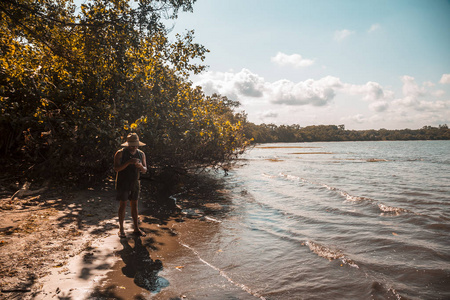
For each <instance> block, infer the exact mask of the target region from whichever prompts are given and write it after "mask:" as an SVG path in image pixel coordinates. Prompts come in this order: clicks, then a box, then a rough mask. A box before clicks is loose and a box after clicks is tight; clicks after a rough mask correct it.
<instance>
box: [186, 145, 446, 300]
mask: <svg viewBox="0 0 450 300" xmlns="http://www.w3.org/2000/svg"><path fill="white" fill-rule="evenodd" d="M217 178H218V180H220V181H221V184H222V186H221V189H220V191H219V192H220V193H221V194H222V195H223V199H225V200H223V201H222V202H220V201H219V203H217V204H214V199H211V201H210V202H211V203H209V206H208V205H205V207H204V208H205V210H204V211H202V213H204V214H205V222H203V224H204V225H199V226H203V229H201V232H202V233H201V234H200V235H196V234H195V228H193V229H192V234H189V235H185V236H180V243H181V244H182V245H183V246H184V247H185V250H186V253H190V254H191V257H192V258H191V259H192V261H194V260H196V261H197V263H199V262H200V264H203V265H204V266H205V268H206V269H209V270H210V273H208V274H205V272H203V273H202V272H200V271H199V272H198V273H195V272H193V273H192V274H191V275H190V278H189V280H191V281H196V280H199V282H200V281H201V282H202V285H204V286H207V285H208V284H209V283H208V282H210V285H214V284H215V285H218V284H217V280H215V281H214V280H212V279H211V278H212V277H221V278H222V286H221V287H220V288H217V289H216V292H214V288H211V286H210V288H209V289H208V288H207V287H204V288H203V292H202V291H199V290H197V291H194V290H192V289H191V292H189V291H184V292H185V294H186V296H187V298H188V299H189V298H192V299H258V298H259V299H450V141H401V142H393V141H387V142H329V143H298V144H278V143H277V144H262V145H258V146H256V147H254V148H253V149H251V150H250V151H248V152H247V153H246V154H245V155H244V156H243V157H242V160H241V161H240V162H239V166H237V167H235V168H233V169H232V170H230V171H229V173H228V175H227V176H223V175H221V174H218V175H217ZM179 198H180V199H181V198H182V196H179ZM214 205H216V206H218V207H214ZM208 208H209V209H208ZM197 212H198V210H197ZM185 263H186V264H188V263H189V262H185ZM202 276H204V278H202ZM186 280H187V279H186ZM208 280H209V281H208ZM196 284H197V285H198V283H196ZM199 289H200V288H199ZM206 291H208V292H206ZM224 291H228V292H226V293H224Z"/></svg>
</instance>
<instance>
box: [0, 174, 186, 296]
mask: <svg viewBox="0 0 450 300" xmlns="http://www.w3.org/2000/svg"><path fill="white" fill-rule="evenodd" d="M143 190H144V192H143V194H144V197H147V198H148V197H149V195H148V193H147V194H145V190H146V189H145V187H144V188H143ZM140 202H141V203H140V220H141V226H142V230H143V231H145V232H146V233H147V236H146V237H141V238H137V237H133V236H132V235H131V231H132V223H131V216H130V212H129V209H127V216H126V221H125V226H126V229H127V233H128V234H127V238H126V239H119V237H118V235H117V232H118V222H117V216H116V215H117V213H116V212H117V207H118V206H117V205H118V203H117V202H116V201H115V191H114V189H113V181H111V180H110V181H108V182H106V183H105V184H104V185H100V186H99V187H98V188H88V189H84V190H70V191H67V190H64V189H58V188H50V189H49V190H48V191H47V192H45V193H44V194H43V195H38V196H30V197H24V198H22V199H18V198H16V199H14V200H13V201H11V200H10V197H4V198H2V199H1V211H2V212H1V214H0V224H1V226H0V234H1V235H0V242H1V247H0V253H1V254H2V255H0V257H1V258H0V260H1V269H0V274H1V280H0V288H1V294H0V298H2V299H19V298H20V299H51V298H55V297H57V298H59V299H61V298H64V299H87V298H92V297H95V296H98V297H99V298H101V297H102V296H105V295H108V297H116V298H118V299H120V298H121V297H122V298H123V299H126V298H129V297H130V296H131V295H139V294H142V293H143V294H145V293H150V292H152V291H153V292H155V291H158V289H159V290H160V288H159V287H158V285H159V284H160V285H162V286H164V285H167V284H166V283H164V280H162V279H161V280H159V281H158V277H157V276H156V275H155V276H153V274H142V272H140V270H139V268H140V267H141V266H142V265H145V266H146V267H149V266H151V267H153V268H152V269H153V270H154V273H155V274H157V273H158V272H159V271H160V270H161V269H162V268H163V266H162V264H163V263H164V264H166V263H168V261H169V260H170V255H171V254H172V253H175V252H176V249H178V248H180V245H179V244H178V243H177V239H176V236H177V232H176V231H175V230H174V229H173V227H174V225H175V224H178V223H186V220H188V221H189V218H188V217H187V215H181V214H180V213H174V212H167V213H164V212H162V213H161V212H160V213H158V216H157V217H155V215H156V214H153V213H152V212H151V211H149V210H148V207H146V205H148V204H142V202H143V201H142V200H141V201H140ZM142 212H146V214H141V213H142ZM136 252H140V253H138V255H136ZM158 260H159V261H158ZM161 262H162V263H161ZM176 270H177V269H176ZM136 274H138V275H137V276H136ZM150 275H151V276H150ZM139 276H140V278H139ZM146 276H149V278H147V277H146ZM135 277H137V278H138V279H136V280H135ZM152 279H155V280H156V282H155V283H152V282H150V281H151V280H152ZM135 281H136V282H138V284H136V283H135ZM160 281H161V282H160ZM152 285H153V286H152ZM140 286H142V287H140ZM93 295H94V296H93Z"/></svg>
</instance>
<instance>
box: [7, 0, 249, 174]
mask: <svg viewBox="0 0 450 300" xmlns="http://www.w3.org/2000/svg"><path fill="white" fill-rule="evenodd" d="M194 2H195V0H178V1H173V0H149V1H140V2H139V5H136V4H134V6H132V5H131V1H126V0H115V1H106V0H92V1H86V3H85V4H83V5H82V6H81V9H80V10H79V12H78V15H76V10H75V7H74V5H73V3H72V1H69V0H57V1H56V0H54V1H51V0H40V1H33V0H26V1H15V0H6V1H2V2H1V3H0V111H1V115H0V151H1V154H2V157H3V159H6V160H9V161H12V160H14V161H15V162H18V165H19V170H20V171H22V172H24V173H25V174H26V175H29V176H33V175H40V176H54V177H56V178H67V179H76V180H78V179H89V178H91V177H96V178H98V177H102V176H103V175H104V173H105V172H107V171H109V170H111V165H112V157H113V154H114V152H115V151H116V150H117V148H118V147H119V145H120V143H121V142H123V140H124V138H125V137H126V135H127V134H128V133H129V132H131V131H133V132H138V133H139V134H140V135H141V140H143V141H145V142H146V143H147V144H148V145H149V147H148V148H144V149H143V150H144V151H145V152H147V156H148V159H149V164H151V165H153V166H154V167H159V168H176V169H181V170H185V169H187V168H203V167H206V166H213V167H220V166H222V165H224V164H226V163H228V162H230V161H231V160H232V159H234V158H235V157H236V156H237V155H238V154H239V153H241V151H243V149H245V147H246V145H247V141H246V139H245V138H244V137H243V135H242V124H243V123H245V115H241V114H237V113H235V112H234V111H233V109H234V108H235V106H234V104H235V103H233V102H232V101H229V100H228V99H226V98H223V97H220V96H217V95H214V96H212V97H207V96H205V95H204V93H203V92H202V91H201V89H199V88H194V87H192V85H191V83H190V82H189V81H188V76H189V74H191V73H199V72H201V71H203V70H204V68H205V67H204V66H202V65H198V64H195V63H192V61H194V60H197V61H198V60H200V61H203V60H204V58H205V54H206V53H207V52H208V50H207V49H205V48H204V47H203V46H201V45H199V44H196V43H194V40H193V39H194V33H193V32H192V31H189V32H186V33H185V34H184V35H177V37H176V41H175V42H173V43H171V42H169V40H168V38H167V29H166V28H165V27H164V25H163V23H162V22H161V18H162V17H164V16H165V17H168V18H176V17H177V14H178V12H179V11H180V10H183V11H192V4H193V3H194Z"/></svg>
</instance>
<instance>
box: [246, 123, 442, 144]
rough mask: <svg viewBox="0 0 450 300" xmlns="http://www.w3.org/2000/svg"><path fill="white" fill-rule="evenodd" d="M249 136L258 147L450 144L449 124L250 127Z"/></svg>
mask: <svg viewBox="0 0 450 300" xmlns="http://www.w3.org/2000/svg"><path fill="white" fill-rule="evenodd" d="M245 135H246V137H248V138H251V139H253V141H254V142H255V143H275V142H284V143H293V142H323V141H327V142H328V141H384V140H391V141H393V140H449V139H450V130H449V129H448V126H447V125H446V124H444V125H439V127H431V126H424V127H423V128H422V129H418V130H411V129H402V130H386V129H380V130H373V129H372V130H345V126H344V125H338V126H336V125H319V126H307V127H300V125H288V126H286V125H281V126H276V125H274V124H268V125H267V124H261V125H255V124H253V123H248V124H246V126H245Z"/></svg>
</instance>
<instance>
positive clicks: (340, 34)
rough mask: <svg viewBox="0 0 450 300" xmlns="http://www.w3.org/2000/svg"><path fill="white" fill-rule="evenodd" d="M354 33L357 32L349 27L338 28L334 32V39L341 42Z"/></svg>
mask: <svg viewBox="0 0 450 300" xmlns="http://www.w3.org/2000/svg"><path fill="white" fill-rule="evenodd" d="M354 33H355V32H354V31H350V30H348V29H343V30H336V31H335V32H334V39H335V40H336V41H338V42H340V41H342V40H344V39H345V38H347V37H349V36H350V35H352V34H354Z"/></svg>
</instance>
